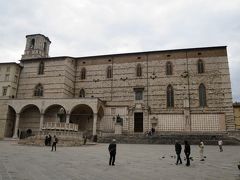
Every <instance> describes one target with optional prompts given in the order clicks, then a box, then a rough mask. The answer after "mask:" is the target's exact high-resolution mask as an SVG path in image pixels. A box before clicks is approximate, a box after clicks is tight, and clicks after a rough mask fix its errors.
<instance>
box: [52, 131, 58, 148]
mask: <svg viewBox="0 0 240 180" xmlns="http://www.w3.org/2000/svg"><path fill="white" fill-rule="evenodd" d="M52 141H53V143H52V151H53V148H54V149H55V151H56V149H57V143H58V138H57V137H56V136H55V135H54V136H53V140H52Z"/></svg>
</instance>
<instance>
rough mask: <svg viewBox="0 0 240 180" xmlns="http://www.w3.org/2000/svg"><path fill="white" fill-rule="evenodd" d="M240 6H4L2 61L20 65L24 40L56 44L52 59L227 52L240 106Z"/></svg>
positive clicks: (24, 1) (22, 0)
mask: <svg viewBox="0 0 240 180" xmlns="http://www.w3.org/2000/svg"><path fill="white" fill-rule="evenodd" d="M239 19H240V1H239V0H231V1H226V0H212V1H208V0H197V1H191V0H168V1H165V0H151V1H146V0H131V1H129V0H121V1H112V0H51V1H49V0H42V1H37V0H31V1H28V0H11V1H4V0H0V24H1V26H0V35H1V40H0V61H2V62H3V61H4V62H6V61H17V60H18V59H20V58H21V54H22V53H23V51H24V47H25V35H26V34H33V33H42V34H44V35H46V36H48V37H49V38H50V40H51V41H52V44H51V49H50V55H51V56H60V55H68V56H86V55H97V54H108V53H125V52H133V51H147V50H162V49H176V48H188V47H202V46H218V45H227V46H228V56H229V67H230V73H231V81H232V91H233V97H234V101H236V100H238V101H240V90H239V89H240V85H239V83H238V82H239V80H240V78H239V76H238V70H239V68H240V63H239V58H240V54H239V52H240V51H239V50H240V45H239V42H240V23H239Z"/></svg>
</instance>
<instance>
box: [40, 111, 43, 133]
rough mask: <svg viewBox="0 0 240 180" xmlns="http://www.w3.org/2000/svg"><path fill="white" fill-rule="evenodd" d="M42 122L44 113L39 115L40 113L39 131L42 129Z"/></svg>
mask: <svg viewBox="0 0 240 180" xmlns="http://www.w3.org/2000/svg"><path fill="white" fill-rule="evenodd" d="M43 122H44V114H41V115H40V127H39V130H40V131H42V128H43Z"/></svg>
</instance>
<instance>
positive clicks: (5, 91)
mask: <svg viewBox="0 0 240 180" xmlns="http://www.w3.org/2000/svg"><path fill="white" fill-rule="evenodd" d="M2 95H3V96H6V95H7V87H3V94H2Z"/></svg>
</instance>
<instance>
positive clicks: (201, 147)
mask: <svg viewBox="0 0 240 180" xmlns="http://www.w3.org/2000/svg"><path fill="white" fill-rule="evenodd" d="M198 146H199V148H200V149H199V154H200V161H204V158H203V150H204V144H203V142H202V141H201V142H200V144H199V145H198Z"/></svg>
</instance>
